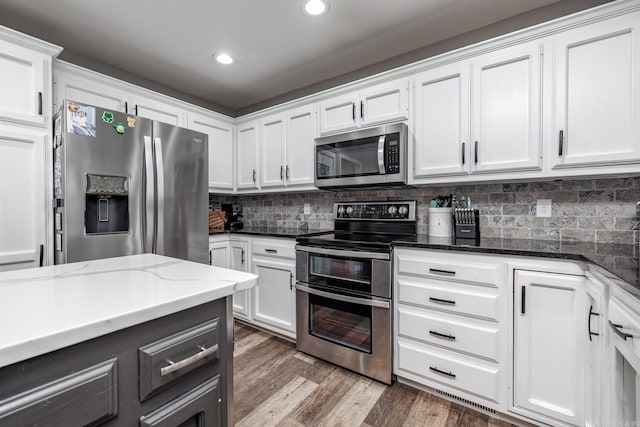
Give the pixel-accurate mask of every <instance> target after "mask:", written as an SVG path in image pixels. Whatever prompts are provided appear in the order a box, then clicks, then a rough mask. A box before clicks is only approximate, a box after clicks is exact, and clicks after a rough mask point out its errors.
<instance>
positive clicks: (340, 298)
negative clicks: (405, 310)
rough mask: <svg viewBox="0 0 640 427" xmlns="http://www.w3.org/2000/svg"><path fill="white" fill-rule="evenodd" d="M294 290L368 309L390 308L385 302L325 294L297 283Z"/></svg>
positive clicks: (331, 293)
mask: <svg viewBox="0 0 640 427" xmlns="http://www.w3.org/2000/svg"><path fill="white" fill-rule="evenodd" d="M296 289H297V290H299V291H301V292H306V293H308V294H311V295H317V296H319V297H324V298H328V299H333V300H337V301H342V302H348V303H351V304H358V305H366V306H369V307H380V308H385V309H387V310H388V309H389V308H390V307H391V305H390V304H389V303H388V302H387V301H378V300H374V299H365V298H357V297H350V296H347V295H340V294H334V293H333V292H325V291H321V290H319V289H312V288H310V287H308V286H304V285H301V284H299V283H297V284H296Z"/></svg>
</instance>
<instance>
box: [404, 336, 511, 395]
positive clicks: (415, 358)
mask: <svg viewBox="0 0 640 427" xmlns="http://www.w3.org/2000/svg"><path fill="white" fill-rule="evenodd" d="M398 369H400V370H403V371H406V372H409V373H411V374H413V375H416V376H418V377H421V378H424V379H427V380H429V381H430V382H437V383H440V384H444V385H447V386H449V387H454V388H457V389H459V390H462V391H466V392H468V393H471V394H475V395H477V396H479V397H482V398H484V399H487V400H490V401H492V402H498V380H499V375H498V374H499V371H498V369H497V368H493V367H489V366H482V365H479V364H475V363H471V362H468V361H466V360H463V359H454V358H452V357H450V356H448V355H447V354H445V353H440V352H438V351H437V350H435V349H432V348H431V347H428V346H417V345H412V344H409V343H406V342H404V341H399V342H398ZM429 385H432V386H433V387H436V388H437V386H436V385H433V384H429Z"/></svg>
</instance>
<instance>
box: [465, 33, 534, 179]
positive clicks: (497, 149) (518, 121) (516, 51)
mask: <svg viewBox="0 0 640 427" xmlns="http://www.w3.org/2000/svg"><path fill="white" fill-rule="evenodd" d="M541 56H542V45H540V44H539V43H530V44H527V45H524V46H518V47H515V48H510V49H503V50H501V51H499V52H497V53H493V54H487V55H482V56H480V57H478V58H477V59H474V60H473V61H472V78H473V82H472V87H473V95H472V96H473V100H472V102H473V108H472V118H473V121H472V126H471V135H472V138H473V144H474V146H473V149H472V156H473V159H472V162H473V163H472V172H494V171H514V170H523V169H525V170H526V169H528V170H540V169H541V156H540V146H541V141H542V139H541V134H542V133H541V127H542V121H541V118H540V109H541V103H540V99H541V90H542V86H541V75H542V69H541Z"/></svg>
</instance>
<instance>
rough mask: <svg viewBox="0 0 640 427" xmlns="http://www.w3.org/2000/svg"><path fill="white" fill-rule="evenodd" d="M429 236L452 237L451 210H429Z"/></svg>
mask: <svg viewBox="0 0 640 427" xmlns="http://www.w3.org/2000/svg"><path fill="white" fill-rule="evenodd" d="M428 232H429V236H432V237H451V236H453V208H429V229H428Z"/></svg>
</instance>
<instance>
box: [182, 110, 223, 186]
mask: <svg viewBox="0 0 640 427" xmlns="http://www.w3.org/2000/svg"><path fill="white" fill-rule="evenodd" d="M189 129H193V130H196V131H198V132H202V133H204V134H207V135H208V137H209V191H222V192H232V191H233V181H234V180H233V176H234V174H233V172H234V167H233V166H234V162H233V134H234V126H233V125H232V124H231V123H227V122H223V121H222V120H216V119H215V118H213V117H207V116H205V115H202V114H196V113H190V114H189Z"/></svg>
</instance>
